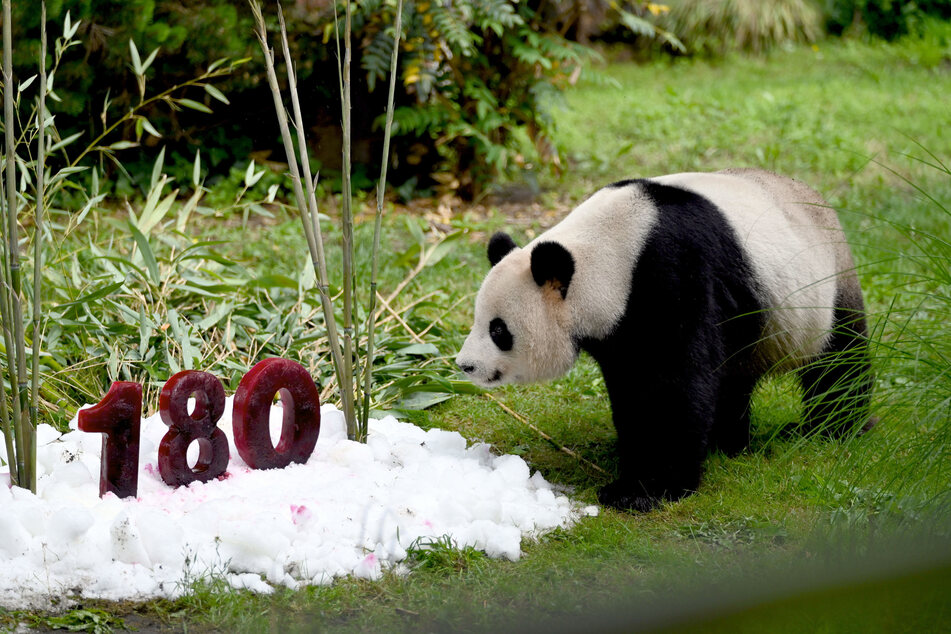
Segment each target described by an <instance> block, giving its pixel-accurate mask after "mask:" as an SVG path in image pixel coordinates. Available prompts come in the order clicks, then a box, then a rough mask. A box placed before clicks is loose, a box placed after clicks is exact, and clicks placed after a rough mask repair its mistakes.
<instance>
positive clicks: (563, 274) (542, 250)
mask: <svg viewBox="0 0 951 634" xmlns="http://www.w3.org/2000/svg"><path fill="white" fill-rule="evenodd" d="M574 274H575V259H574V258H573V257H571V253H569V252H568V249H566V248H565V247H563V246H561V245H560V244H558V243H557V242H539V243H538V244H536V245H535V248H534V249H532V278H533V279H534V280H535V283H536V284H538V285H539V286H543V285H545V284H549V283H550V284H551V285H552V286H553V287H554V288H556V289H558V290H559V291H561V296H562V298H564V297H565V296H566V295H567V294H568V285H569V284H571V278H572V277H573V276H574Z"/></svg>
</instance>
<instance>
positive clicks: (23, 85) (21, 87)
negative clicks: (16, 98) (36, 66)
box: [17, 75, 37, 92]
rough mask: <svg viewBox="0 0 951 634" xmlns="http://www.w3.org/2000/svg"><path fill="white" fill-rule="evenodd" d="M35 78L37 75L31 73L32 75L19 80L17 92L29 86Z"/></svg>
mask: <svg viewBox="0 0 951 634" xmlns="http://www.w3.org/2000/svg"><path fill="white" fill-rule="evenodd" d="M36 78H37V75H33V76H32V77H30V78H29V79H25V80H23V81H21V82H20V85H19V86H17V92H23V91H24V90H26V89H27V88H29V87H30V84H32V83H33V82H34V81H35V80H36Z"/></svg>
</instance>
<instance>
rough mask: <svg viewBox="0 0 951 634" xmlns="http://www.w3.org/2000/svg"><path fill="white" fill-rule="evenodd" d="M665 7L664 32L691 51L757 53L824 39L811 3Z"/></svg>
mask: <svg viewBox="0 0 951 634" xmlns="http://www.w3.org/2000/svg"><path fill="white" fill-rule="evenodd" d="M670 5H671V11H670V14H669V16H668V17H667V22H666V23H667V24H668V25H669V30H671V31H672V32H673V33H676V34H677V36H678V37H679V38H680V39H681V40H682V41H683V42H684V44H685V46H686V47H687V49H688V51H690V52H693V53H699V54H706V55H721V54H723V53H725V52H727V51H729V50H743V51H749V52H752V53H762V52H764V51H767V50H769V49H771V48H773V47H775V46H778V45H782V44H787V43H792V42H814V41H815V40H817V39H819V38H820V37H821V36H822V35H823V25H822V11H821V10H820V9H819V7H818V6H817V5H816V4H815V3H814V2H813V1H812V0H772V1H769V2H766V1H762V0H679V1H677V2H671V3H670Z"/></svg>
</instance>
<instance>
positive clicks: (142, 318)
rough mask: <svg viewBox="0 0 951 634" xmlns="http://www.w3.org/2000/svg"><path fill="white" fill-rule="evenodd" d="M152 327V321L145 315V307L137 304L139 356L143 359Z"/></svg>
mask: <svg viewBox="0 0 951 634" xmlns="http://www.w3.org/2000/svg"><path fill="white" fill-rule="evenodd" d="M154 327H155V325H154V324H153V323H152V320H151V319H149V318H148V316H147V315H146V314H145V305H144V304H139V355H140V356H142V357H143V358H145V351H146V350H148V347H149V340H150V339H151V337H152V332H153V331H154Z"/></svg>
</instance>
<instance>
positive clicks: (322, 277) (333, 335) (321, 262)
mask: <svg viewBox="0 0 951 634" xmlns="http://www.w3.org/2000/svg"><path fill="white" fill-rule="evenodd" d="M277 11H278V14H277V15H278V21H279V23H280V27H281V46H282V51H283V53H284V64H285V66H286V67H287V86H288V91H289V92H290V95H291V107H292V108H293V111H294V126H295V128H296V129H297V148H298V152H299V153H300V161H301V170H302V172H303V180H304V186H305V187H306V195H307V200H306V207H304V208H303V209H302V210H301V214H302V216H301V220H302V221H303V222H304V223H305V232H306V230H307V228H306V225H307V224H310V230H311V233H312V234H313V236H314V242H315V243H316V244H315V246H316V253H317V258H316V260H314V261H313V262H312V264H313V266H314V271H315V273H316V274H317V290H318V291H319V292H320V297H321V305H322V307H323V309H324V321H325V322H326V324H327V338H328V340H329V341H330V345H331V349H332V350H334V351H336V355H335V356H334V371H335V372H337V373H339V372H340V371H341V369H342V365H343V364H342V359H341V353H340V338H339V335H338V333H337V320H336V317H335V315H334V313H333V302H332V301H331V299H330V294H329V290H328V288H329V285H328V276H327V260H326V258H325V257H324V240H323V235H322V234H321V230H320V220H319V217H318V211H317V193H316V191H315V189H316V184H315V183H316V181H315V180H314V179H313V178H312V177H311V172H310V158H309V155H308V151H307V139H306V137H305V135H304V118H303V115H302V114H301V107H300V98H299V96H298V93H297V73H296V72H294V63H293V61H292V59H291V52H290V45H289V44H288V40H287V27H286V25H285V23H284V11H283V10H282V9H281V5H280V4H278V6H277ZM305 210H306V211H305ZM325 300H326V302H325ZM328 311H329V313H330V317H329V318H328V317H327V314H328ZM352 400H353V393H352V391H350V390H344V389H341V390H340V402H341V406H342V407H343V410H344V412H347V411H352V410H353V404H352ZM347 436H348V437H349V438H351V439H353V438H356V436H357V429H356V426H355V425H351V424H350V419H347Z"/></svg>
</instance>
